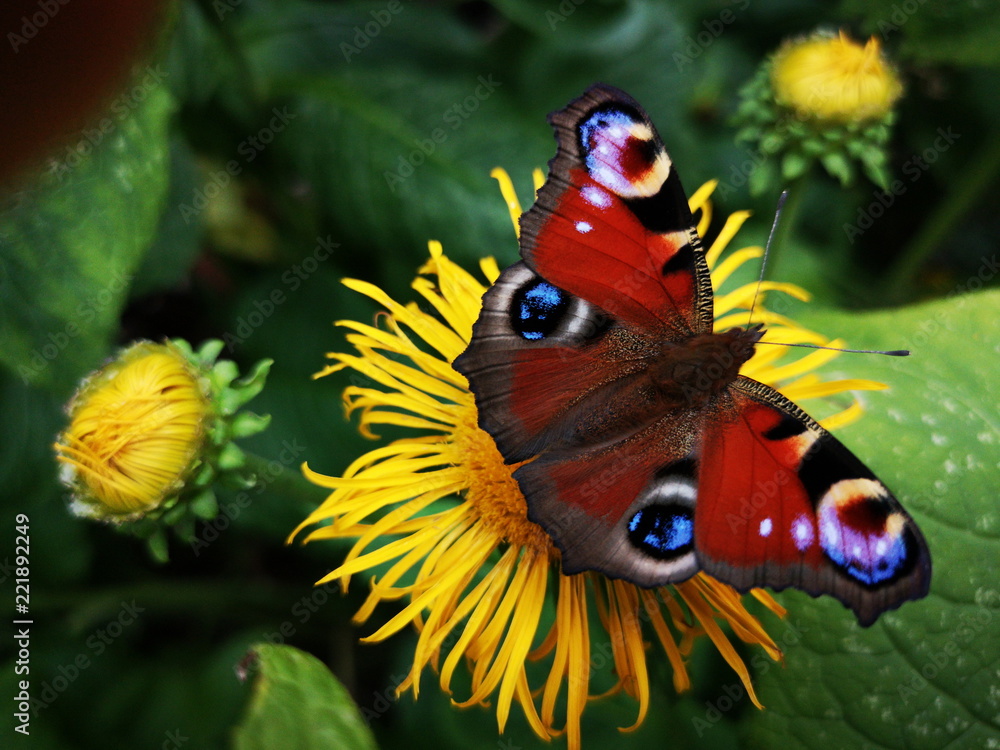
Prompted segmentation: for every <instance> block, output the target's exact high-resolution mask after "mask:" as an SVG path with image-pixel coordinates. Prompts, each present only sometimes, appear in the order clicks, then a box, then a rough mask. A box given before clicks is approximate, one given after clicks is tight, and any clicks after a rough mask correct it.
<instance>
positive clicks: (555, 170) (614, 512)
mask: <svg viewBox="0 0 1000 750" xmlns="http://www.w3.org/2000/svg"><path fill="white" fill-rule="evenodd" d="M550 119H551V122H552V123H553V125H554V127H555V130H556V136H557V141H558V143H559V149H558V152H557V154H556V157H555V158H554V159H553V161H552V162H551V164H550V175H549V178H548V181H547V182H546V184H545V185H544V186H543V187H542V188H541V190H540V191H539V194H538V199H537V201H536V203H535V205H534V206H533V207H532V208H531V210H530V211H528V212H527V213H526V214H525V215H524V216H523V217H522V220H521V256H522V259H523V260H522V261H521V262H519V263H516V264H514V265H513V266H511V267H510V268H508V269H507V270H505V271H504V272H503V274H501V276H500V278H499V279H498V280H497V282H496V284H494V285H493V287H491V288H490V290H488V291H487V293H486V294H485V296H484V298H483V309H482V312H481V313H480V318H479V320H478V321H477V322H476V324H475V326H474V328H473V337H472V341H471V343H470V345H469V347H468V349H467V350H466V351H465V352H464V353H463V354H462V355H461V356H460V357H459V358H458V359H457V360H456V361H455V367H456V369H458V370H459V371H460V372H462V373H463V374H465V375H466V376H467V378H468V379H469V383H470V387H471V388H472V391H473V393H474V394H475V397H476V404H477V407H478V411H479V422H480V426H481V427H482V428H483V429H485V430H486V431H487V432H489V433H490V434H491V435H492V437H493V438H494V440H495V442H496V444H497V447H498V448H499V450H500V452H501V454H502V455H503V457H504V459H505V460H506V461H507V463H509V464H516V463H522V462H524V463H523V465H521V466H519V467H518V468H517V469H516V471H515V472H514V478H515V479H516V480H517V481H518V484H519V486H520V488H521V490H522V492H523V494H524V496H525V498H526V500H527V503H528V515H529V518H530V519H531V520H533V521H535V522H536V523H538V524H540V525H541V526H542V527H543V528H544V529H545V530H546V531H547V532H548V533H549V535H550V536H551V537H552V539H553V540H554V542H555V543H556V545H557V546H558V547H559V549H560V551H561V557H562V567H563V571H564V572H565V573H567V574H571V573H576V572H580V571H584V570H597V571H601V572H604V573H605V574H607V575H609V576H611V577H614V578H623V579H625V580H628V581H631V582H633V583H636V584H638V585H640V586H657V585H662V584H665V583H674V582H679V581H683V580H685V579H687V578H688V577H690V576H691V575H693V574H694V573H696V572H697V571H699V570H705V571H706V572H708V573H710V574H712V575H713V576H715V577H716V578H719V579H720V580H723V581H725V582H727V583H730V584H732V585H733V586H735V587H736V588H738V589H741V590H747V589H749V588H751V587H754V586H765V585H766V586H771V587H773V588H776V589H781V588H785V587H788V586H795V587H797V588H800V589H803V590H805V591H806V592H808V593H810V594H813V595H818V594H821V593H828V594H832V595H834V596H836V597H838V598H839V599H841V601H843V602H844V603H845V604H847V606H849V607H851V608H852V609H854V611H855V612H856V614H857V615H858V619H859V620H860V621H861V622H862V623H863V624H869V623H870V622H872V621H874V619H875V618H876V617H877V616H878V615H879V614H880V613H881V612H882V611H884V610H886V609H891V608H894V607H897V606H899V604H901V603H902V602H903V601H905V600H907V599H911V598H917V597H919V596H922V595H923V594H924V593H926V590H927V587H928V585H929V580H930V557H929V554H928V552H927V549H926V544H925V542H924V540H923V537H922V535H921V534H920V531H919V529H918V528H917V526H916V524H915V523H914V522H913V521H912V519H911V518H910V517H909V516H908V515H907V514H906V512H905V511H904V510H903V509H902V507H901V506H900V504H899V502H898V501H897V500H896V499H895V498H894V497H893V496H892V494H891V493H890V492H889V491H888V489H886V488H885V485H883V484H882V483H881V482H880V481H879V480H878V479H877V478H876V477H875V476H874V474H872V472H871V471H870V470H868V469H867V467H865V466H864V464H863V463H861V461H860V460H858V459H857V458H856V457H855V456H854V455H853V454H852V453H850V451H848V450H847V449H846V448H845V447H844V446H843V445H841V444H840V443H839V442H838V441H837V440H836V439H835V438H834V437H833V436H832V435H830V434H829V433H828V432H826V431H825V430H824V429H823V428H822V427H820V426H819V425H818V424H817V423H816V422H815V421H814V420H813V419H812V418H811V417H809V416H808V415H807V414H805V412H803V411H802V410H801V409H799V408H798V407H797V406H796V405H795V404H793V403H791V402H790V401H788V400H787V399H785V398H784V397H783V396H782V395H781V394H779V393H778V392H777V391H775V390H774V389H772V388H770V387H769V386H766V385H764V384H762V383H759V382H757V381H754V380H751V379H750V378H747V377H745V376H743V375H741V374H740V369H741V367H742V366H743V365H744V364H745V363H746V362H747V361H749V359H750V358H751V357H752V356H753V353H754V347H755V345H756V344H757V342H758V341H760V339H761V338H762V337H763V336H764V331H763V329H762V327H761V326H759V325H757V326H751V327H748V328H746V329H743V328H734V329H730V330H728V331H725V332H715V331H713V311H712V307H713V294H712V285H711V278H710V276H709V272H708V265H707V262H706V259H705V255H704V252H703V251H702V249H701V241H700V238H699V237H698V233H697V231H696V229H695V227H694V221H693V217H692V216H691V213H690V210H689V209H688V204H687V199H686V197H685V194H684V191H683V188H682V187H681V184H680V181H679V179H678V178H677V174H676V171H675V170H674V168H673V164H672V162H671V160H670V157H669V156H668V155H667V152H666V150H665V149H664V147H663V144H662V142H661V141H660V139H659V136H658V135H657V133H656V131H655V129H654V128H653V125H652V123H651V122H650V120H649V118H648V116H647V115H646V114H645V112H644V111H643V110H642V108H641V107H640V106H639V105H638V104H637V103H636V102H635V101H634V100H632V99H631V98H630V97H629V96H628V95H627V94H624V93H623V92H621V91H618V90H617V89H614V88H611V87H607V86H595V87H593V88H591V89H590V90H588V91H587V92H586V93H585V94H584V95H583V96H582V97H580V98H579V99H577V100H576V101H574V102H571V103H570V105H569V106H567V107H566V108H565V109H564V110H561V111H559V112H556V113H555V114H553V115H552V116H551V118H550Z"/></svg>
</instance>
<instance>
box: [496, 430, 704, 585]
mask: <svg viewBox="0 0 1000 750" xmlns="http://www.w3.org/2000/svg"><path fill="white" fill-rule="evenodd" d="M692 419H698V416H697V415H696V414H693V413H688V414H685V415H672V418H670V419H666V418H664V419H660V420H657V421H655V422H654V423H653V424H651V425H648V426H646V427H645V428H643V429H642V430H639V431H638V432H636V433H634V434H632V435H629V436H627V437H625V438H623V439H621V440H619V441H617V442H615V443H613V444H608V445H602V446H596V447H592V448H590V449H587V450H581V451H562V452H546V453H543V454H542V455H540V456H539V457H538V458H536V459H535V460H533V461H530V462H528V463H526V464H524V465H523V466H521V467H520V468H518V470H517V471H516V472H514V478H515V479H516V480H517V481H518V484H519V485H520V486H521V488H522V491H523V492H524V494H525V498H526V499H527V502H528V517H529V518H530V519H531V520H532V521H534V522H536V523H538V524H539V525H541V526H542V528H544V529H545V530H546V531H547V532H548V533H549V535H550V536H551V537H552V538H553V540H554V541H555V543H556V545H557V546H558V547H559V549H560V551H561V554H562V569H563V572H564V573H567V574H572V573H578V572H581V571H584V570H598V571H600V572H602V573H604V574H605V575H608V576H610V577H612V578H624V579H626V580H628V581H632V582H633V583H636V584H639V585H640V586H657V585H660V584H662V583H667V582H672V581H683V580H685V579H687V578H689V577H690V576H691V575H693V574H694V573H695V572H696V571H697V570H698V567H699V565H698V562H697V559H696V557H695V547H694V516H695V502H696V496H697V480H696V466H695V463H694V461H692V459H691V458H690V456H689V455H688V451H689V450H690V449H691V448H692V445H691V443H692V439H693V437H694V435H696V434H697V430H695V429H690V425H687V424H686V421H687V420H692Z"/></svg>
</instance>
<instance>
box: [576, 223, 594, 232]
mask: <svg viewBox="0 0 1000 750" xmlns="http://www.w3.org/2000/svg"><path fill="white" fill-rule="evenodd" d="M592 229H593V227H592V226H590V224H588V223H587V222H585V221H578V222H576V231H578V232H579V233H580V234H586V233H587V232H589V231H591V230H592Z"/></svg>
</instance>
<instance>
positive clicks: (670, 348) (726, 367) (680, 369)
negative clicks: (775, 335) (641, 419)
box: [648, 328, 763, 408]
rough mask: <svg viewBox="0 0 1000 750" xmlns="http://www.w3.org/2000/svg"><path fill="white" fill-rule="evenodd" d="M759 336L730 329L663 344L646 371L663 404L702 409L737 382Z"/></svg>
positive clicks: (753, 329)
mask: <svg viewBox="0 0 1000 750" xmlns="http://www.w3.org/2000/svg"><path fill="white" fill-rule="evenodd" d="M762 335H763V333H762V331H761V330H760V329H759V328H752V329H750V330H745V329H742V328H733V329H731V330H729V331H726V332H725V333H707V334H703V335H701V336H693V337H691V338H689V339H686V340H684V341H679V342H677V341H671V342H666V343H664V344H663V346H662V347H661V349H660V352H659V354H658V356H657V357H656V358H655V359H654V360H653V361H652V362H651V363H650V366H649V370H648V372H649V376H650V378H651V380H652V381H653V384H654V386H655V387H656V389H657V391H658V392H659V394H660V397H661V399H662V401H663V402H664V405H666V406H669V407H672V408H678V407H687V408H700V407H704V406H705V405H706V404H707V403H708V402H709V401H710V400H711V399H712V398H713V397H715V396H716V395H718V394H719V393H720V392H722V391H724V390H725V389H726V388H728V387H729V386H730V385H731V384H732V383H733V381H735V380H736V378H737V376H739V374H740V368H741V367H742V366H743V365H744V363H746V361H747V360H749V359H750V357H752V356H753V352H754V344H755V343H757V341H759V340H760V337H761V336H762Z"/></svg>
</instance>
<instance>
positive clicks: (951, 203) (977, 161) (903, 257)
mask: <svg viewBox="0 0 1000 750" xmlns="http://www.w3.org/2000/svg"><path fill="white" fill-rule="evenodd" d="M998 171H1000V133H997V134H993V135H991V136H989V137H987V138H986V139H984V144H983V147H982V148H980V149H979V150H978V151H977V153H976V154H975V155H974V156H973V157H972V159H971V160H970V162H969V164H968V165H967V167H966V168H965V169H964V170H962V173H963V174H964V175H965V178H964V179H962V180H960V181H959V182H958V183H957V184H956V185H955V186H954V191H953V192H951V194H950V195H949V196H948V197H946V198H945V199H944V200H943V201H942V202H941V203H939V204H938V206H937V208H936V209H935V210H934V211H933V212H932V213H931V215H930V216H929V217H928V218H927V220H926V221H925V222H924V225H923V227H922V229H921V230H920V232H919V233H918V234H917V236H916V238H915V239H914V240H913V241H912V242H910V244H909V245H907V246H906V247H905V248H904V249H903V251H902V252H901V253H900V254H899V256H898V257H897V258H896V260H895V262H894V263H893V265H892V267H891V269H890V271H889V273H888V274H887V277H886V281H887V284H886V289H887V290H888V299H889V300H890V301H892V302H902V301H905V300H906V299H908V298H909V297H910V296H912V294H913V282H914V278H915V277H916V275H917V274H918V273H919V272H920V270H921V269H922V268H923V267H924V264H925V263H926V262H927V259H928V258H930V257H931V256H933V255H934V253H935V252H936V251H937V249H938V247H939V246H940V244H941V242H942V241H944V239H945V238H946V237H950V236H953V235H954V234H955V233H956V232H957V225H958V223H959V221H960V220H961V219H962V218H963V217H964V216H965V214H966V213H967V212H968V211H969V209H971V208H972V207H973V206H974V205H975V204H976V203H977V202H978V201H979V198H980V197H981V196H982V193H983V191H985V190H986V188H988V187H989V186H990V185H991V184H992V183H993V180H994V179H995V178H996V176H997V172H998Z"/></svg>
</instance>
